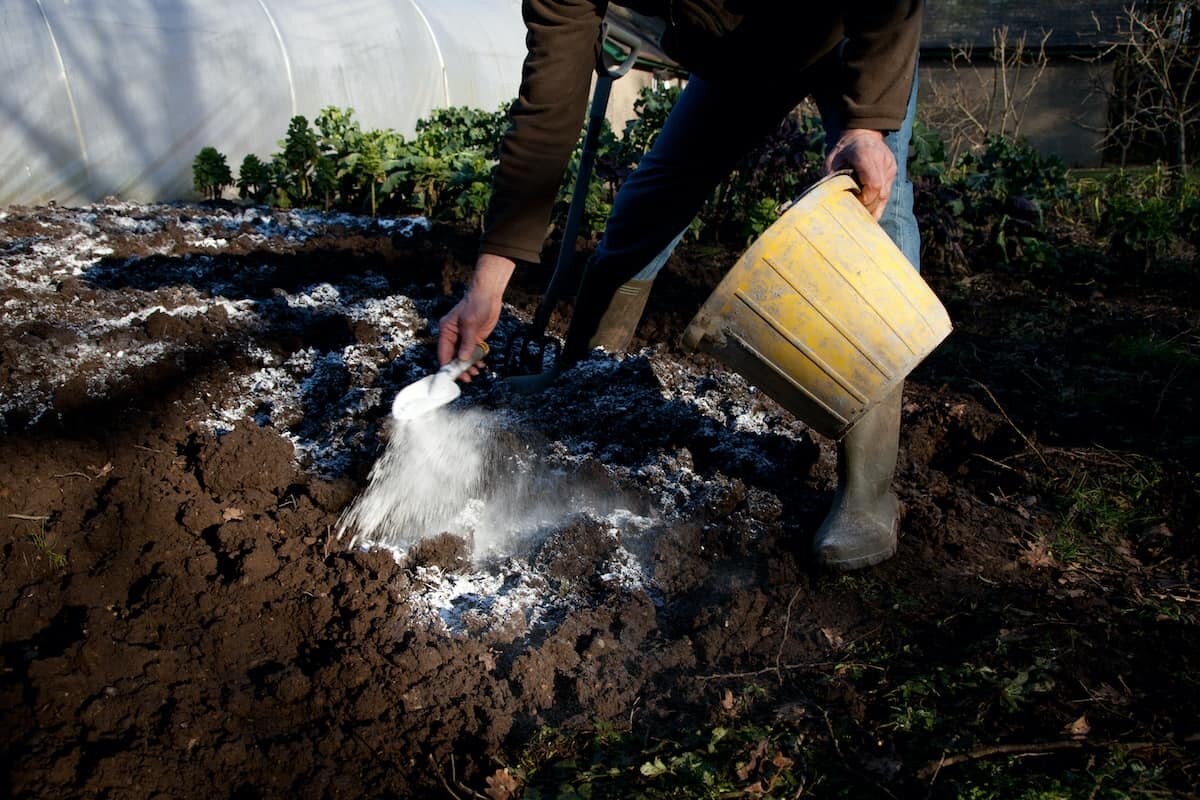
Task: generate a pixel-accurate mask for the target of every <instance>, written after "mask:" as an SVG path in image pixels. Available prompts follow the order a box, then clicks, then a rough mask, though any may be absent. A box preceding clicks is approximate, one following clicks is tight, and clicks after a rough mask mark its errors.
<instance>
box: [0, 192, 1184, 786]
mask: <svg viewBox="0 0 1200 800" xmlns="http://www.w3.org/2000/svg"><path fill="white" fill-rule="evenodd" d="M474 246H475V241H474V236H473V235H471V234H469V233H465V232H461V231H456V230H453V229H446V228H442V227H437V228H435V229H433V230H430V226H429V225H428V223H425V222H424V221H423V220H420V219H400V220H389V221H386V222H384V221H380V222H375V221H372V220H370V219H369V218H364V217H355V216H349V215H334V214H320V213H316V212H280V211H275V212H272V211H269V210H266V209H264V208H258V207H252V208H248V209H243V208H240V207H207V206H205V207H200V206H138V205H131V204H120V203H113V204H101V205H97V206H94V207H90V208H86V209H61V208H39V209H24V208H10V209H7V210H5V211H3V212H0V306H2V307H3V308H4V314H3V317H2V318H0V333H2V334H3V335H2V338H0V341H2V342H3V344H2V345H0V414H2V424H3V437H4V444H5V446H4V448H3V449H2V450H0V547H2V550H0V553H2V561H0V571H2V580H0V626H2V628H0V630H2V635H0V658H2V665H3V666H2V672H0V708H2V709H3V714H4V719H5V722H6V725H5V726H4V732H3V733H2V734H0V748H2V750H0V752H2V754H3V755H2V757H0V764H2V766H0V787H3V791H4V793H5V794H6V795H11V796H14V797H20V798H26V797H28V798H32V797H46V796H59V797H113V798H117V797H119V798H141V797H145V798H152V797H173V798H174V797H212V796H226V797H246V798H248V797H283V796H287V797H314V798H319V797H360V796H374V797H408V796H439V795H445V796H459V797H467V796H471V793H472V792H479V793H484V792H487V793H488V794H487V795H486V796H489V797H492V798H506V797H512V796H519V795H520V792H521V791H522V787H527V788H528V791H526V796H529V797H533V796H555V795H556V794H562V793H563V792H565V791H566V790H565V789H564V788H563V787H564V786H565V787H567V788H569V789H571V790H578V789H580V788H581V787H584V786H586V787H588V788H589V789H590V790H592V791H593V792H594V793H595V795H596V796H604V794H605V792H609V793H610V795H609V796H629V792H630V791H632V790H631V789H630V788H629V787H632V786H634V785H637V786H639V787H640V789H641V790H642V791H648V792H654V791H661V792H664V793H665V792H667V791H668V790H670V791H684V789H686V787H687V786H689V785H691V784H690V782H693V781H695V782H696V786H697V787H699V788H697V789H696V793H695V795H694V796H706V795H704V794H703V792H704V791H707V790H706V789H704V783H703V782H704V779H703V778H702V777H701V776H702V775H703V774H704V772H705V771H707V772H709V773H710V774H711V776H712V782H711V784H710V787H717V788H719V789H720V791H731V792H737V791H745V792H749V793H750V794H753V793H754V792H755V791H759V790H761V791H759V794H760V795H761V794H762V792H763V791H766V792H767V793H768V794H771V793H774V794H773V795H772V796H785V794H784V790H785V789H786V796H798V791H797V790H798V789H799V790H803V789H804V787H810V788H813V791H814V794H816V795H817V796H839V795H840V796H875V795H878V794H880V793H881V792H882V791H884V790H886V792H888V793H891V794H893V795H894V796H917V795H919V796H926V794H927V793H928V795H929V796H934V797H955V796H960V795H961V794H962V793H964V792H966V791H969V790H972V788H974V789H980V791H987V792H992V793H991V794H979V795H977V796H981V797H991V796H996V797H1017V796H1021V793H1022V792H1034V791H1042V790H1045V791H1048V792H1049V791H1052V790H1053V791H1057V789H1056V788H1055V787H1066V788H1064V789H1063V790H1062V791H1064V792H1075V791H1078V792H1079V794H1078V795H1077V796H1080V797H1088V796H1089V792H1090V791H1092V790H1093V788H1095V787H1101V788H1102V789H1103V788H1104V787H1110V786H1111V787H1118V788H1120V789H1121V791H1129V790H1132V789H1133V788H1138V787H1142V788H1146V789H1148V790H1156V791H1164V792H1169V791H1176V792H1179V793H1181V794H1184V793H1185V792H1186V791H1188V790H1189V787H1194V786H1195V783H1196V780H1197V777H1198V776H1197V752H1196V748H1197V746H1198V745H1197V735H1198V734H1200V727H1198V726H1197V724H1196V720H1197V719H1198V718H1200V685H1198V683H1200V677H1198V676H1200V671H1198V667H1200V637H1198V636H1197V629H1196V624H1197V615H1196V611H1197V606H1196V603H1197V602H1198V601H1200V590H1197V588H1196V582H1195V568H1196V555H1197V547H1196V539H1195V524H1196V521H1197V505H1196V488H1195V479H1196V476H1195V474H1194V473H1195V461H1193V460H1191V459H1192V458H1193V457H1194V456H1195V454H1196V452H1197V442H1198V441H1200V439H1198V438H1197V422H1196V414H1195V411H1196V408H1195V396H1194V387H1195V385H1196V383H1197V381H1196V379H1197V366H1196V365H1197V355H1196V338H1195V333H1194V332H1195V329H1196V328H1195V326H1196V324H1197V322H1198V318H1197V309H1196V305H1195V302H1196V296H1197V295H1196V293H1195V292H1194V289H1193V290H1191V291H1176V292H1167V291H1160V292H1157V293H1156V292H1155V291H1149V292H1147V291H1138V292H1136V293H1135V292H1127V291H1123V290H1122V289H1121V287H1120V286H1111V287H1110V286H1098V285H1094V283H1088V282H1086V281H1080V280H1074V279H1070V278H1063V277H1062V276H1061V275H1056V276H1054V277H1053V278H1050V279H1048V280H1047V282H1044V283H1041V284H1039V283H1038V282H1037V281H1031V280H1029V279H1028V276H1013V275H1011V274H1008V273H1005V272H1003V271H996V272H991V271H980V272H979V273H977V274H975V275H972V276H969V278H964V277H963V276H957V277H952V276H950V275H942V276H938V275H935V276H933V278H932V280H933V282H934V283H935V285H936V286H937V288H938V289H939V291H940V292H941V293H942V295H943V296H944V297H945V298H946V300H947V304H948V306H949V307H950V310H951V315H952V317H953V318H954V319H955V320H956V322H957V323H958V326H959V330H958V332H957V333H956V334H955V336H954V337H952V339H951V340H950V341H949V342H948V343H947V345H946V346H945V347H944V348H943V349H942V350H941V351H939V353H938V354H937V355H935V357H934V358H933V359H931V361H930V362H929V363H928V364H927V365H925V366H923V367H922V368H921V370H919V371H918V373H917V374H916V375H915V376H914V379H913V380H912V381H910V383H909V384H908V386H907V388H906V394H905V401H904V421H905V424H904V437H903V441H902V452H901V463H900V469H899V474H898V478H897V489H898V492H899V494H900V497H901V500H902V522H901V537H902V538H901V543H900V550H899V554H898V555H897V557H896V558H895V559H893V560H891V561H889V562H887V563H885V564H883V565H881V566H880V567H878V568H875V569H872V570H869V571H865V572H861V573H853V574H849V575H822V574H819V573H817V572H815V571H814V570H813V568H812V565H811V564H810V562H809V560H808V558H807V555H806V547H807V542H808V539H809V537H810V536H811V534H812V531H813V530H814V529H815V527H816V525H817V524H818V523H819V521H820V519H821V517H822V515H823V513H824V511H825V509H826V507H827V506H828V503H829V501H830V498H831V495H832V490H833V483H834V461H833V447H832V444H831V443H830V442H828V441H826V440H823V439H821V438H820V437H817V436H815V435H812V434H810V433H809V431H808V430H807V429H806V428H805V427H804V426H803V425H802V424H801V423H799V422H798V421H796V420H794V419H793V418H792V417H791V416H790V415H788V414H787V413H786V412H784V411H783V410H781V409H780V408H779V407H778V406H776V405H775V404H774V403H773V402H771V401H770V400H769V399H768V398H766V397H764V396H763V395H762V394H761V393H759V392H757V391H755V390H754V389H753V388H752V387H749V386H747V385H746V384H745V382H744V381H742V380H741V379H740V378H739V377H737V376H736V375H731V374H729V373H727V372H724V371H723V370H721V369H720V368H718V367H717V366H716V365H715V364H714V363H713V362H711V361H710V360H706V359H704V358H701V357H695V356H685V355H683V354H682V353H681V352H680V351H679V349H678V346H677V344H676V340H677V339H678V335H679V333H680V332H681V330H682V327H683V325H684V324H686V322H687V320H688V318H689V317H690V314H691V312H692V311H693V310H694V309H695V307H696V306H697V305H698V304H699V302H700V301H701V300H702V299H703V298H704V297H705V296H706V295H707V293H708V291H709V290H710V289H711V287H712V286H713V285H714V283H715V280H716V279H717V278H718V277H719V276H720V274H721V272H722V271H723V270H724V269H725V268H727V267H728V266H729V264H730V263H731V262H732V260H733V258H734V257H735V255H736V254H735V253H733V252H732V251H727V250H723V249H701V248H691V249H685V250H683V251H682V252H681V253H680V254H679V255H677V256H676V257H675V258H674V259H673V260H672V262H671V263H670V264H669V265H668V271H667V272H666V273H665V274H664V275H663V276H662V277H661V278H660V281H659V286H658V287H656V292H655V295H654V297H653V298H652V300H651V307H650V309H649V312H648V316H647V319H646V320H645V321H644V322H643V326H642V328H641V329H640V331H639V338H638V340H637V343H636V344H637V345H638V346H639V347H641V346H643V345H645V346H646V347H645V349H642V350H640V351H639V352H637V353H636V354H634V355H631V356H628V357H625V358H623V359H612V358H608V357H604V356H602V355H600V354H597V355H596V356H595V357H593V358H592V359H590V360H588V361H586V362H584V363H583V364H581V365H580V366H579V367H577V368H576V369H575V370H573V371H572V372H571V373H568V374H567V375H566V376H564V379H563V381H562V382H561V383H560V385H559V386H558V387H556V388H555V389H553V390H551V391H550V392H548V393H547V394H545V395H543V396H540V397H533V398H521V397H513V396H510V395H508V394H507V393H506V392H505V391H504V389H503V387H502V385H501V384H500V383H499V382H498V381H495V380H491V379H485V380H483V381H477V382H476V383H475V384H474V385H472V386H470V387H468V389H467V390H466V392H465V393H464V398H463V399H462V400H460V401H458V402H457V403H456V404H455V406H453V407H452V408H451V409H450V410H449V411H447V412H446V414H447V415H448V416H447V418H446V419H444V420H442V421H441V422H439V423H438V424H440V425H444V426H445V430H446V431H447V435H451V434H453V432H454V431H455V430H465V429H463V428H462V427H461V426H464V425H466V426H468V427H469V429H470V435H471V436H473V437H476V438H475V439H474V440H473V441H476V442H478V443H481V446H482V447H484V448H486V452H487V453H488V455H489V457H490V458H492V459H493V462H492V466H491V467H490V468H489V469H490V470H491V471H490V472H488V473H487V474H488V475H489V476H490V478H489V480H488V481H487V486H486V487H484V489H483V490H481V493H480V494H479V496H478V497H472V498H464V506H466V505H469V503H467V502H466V501H469V500H475V501H477V503H476V506H475V508H476V510H477V511H479V512H480V513H478V514H475V515H474V516H472V515H470V514H467V515H460V516H458V517H455V520H456V521H454V522H453V523H451V524H449V525H448V527H446V529H445V530H444V531H440V533H443V534H444V535H440V536H436V537H433V538H428V539H425V540H424V541H422V542H420V543H417V542H415V541H394V542H390V543H391V544H396V545H398V547H397V549H395V550H387V549H381V548H378V547H376V548H363V547H361V546H357V545H352V544H351V538H350V537H349V536H343V537H341V538H339V537H338V531H339V519H340V515H341V513H342V511H343V510H344V509H345V507H346V506H347V504H348V503H349V502H350V501H351V500H352V499H353V498H354V497H355V496H356V494H358V493H359V492H361V491H362V490H363V488H364V487H365V486H366V482H367V476H368V473H369V471H370V469H371V466H372V464H373V463H374V462H375V459H376V457H377V456H378V455H379V454H380V452H381V450H382V448H383V447H384V446H385V444H386V442H387V440H388V437H389V436H391V437H398V436H400V437H402V436H403V435H404V432H403V431H396V430H389V428H388V426H387V425H386V424H385V417H386V412H387V408H388V406H389V404H390V399H391V397H392V395H393V394H394V393H395V391H396V390H397V389H398V388H399V387H401V386H403V385H405V384H406V383H408V382H410V381H412V380H415V379H416V378H418V377H420V376H422V375H424V374H426V373H427V372H428V371H430V370H431V369H432V367H433V366H434V354H433V343H434V339H433V336H432V334H431V329H430V324H431V322H433V321H435V320H436V319H438V318H439V317H440V316H441V315H442V314H443V313H444V312H445V311H446V310H447V309H448V308H449V304H450V303H451V302H452V301H451V299H450V298H449V297H448V295H450V294H452V293H454V292H457V291H458V290H459V288H460V282H461V281H462V280H464V279H465V277H466V276H467V275H468V274H469V269H470V264H471V261H472V258H473V255H474ZM543 278H544V269H542V270H538V269H531V270H529V271H528V272H527V273H525V274H522V275H520V276H519V277H518V279H517V283H516V285H515V286H514V288H513V290H512V291H511V292H510V295H509V298H508V299H509V300H510V301H511V303H512V305H510V306H508V307H506V312H505V316H504V318H503V319H502V322H501V326H500V328H499V329H498V331H497V334H496V336H495V337H494V338H493V342H494V344H496V345H497V349H498V350H502V349H503V346H504V344H505V341H506V339H507V337H510V336H511V335H512V333H513V332H514V331H515V330H516V329H517V326H518V325H519V323H520V322H521V320H522V319H527V318H528V315H529V314H530V313H531V311H532V308H533V304H534V303H535V301H536V296H537V293H538V291H539V290H540V284H539V280H541V279H543ZM554 324H555V325H559V326H560V327H559V330H560V331H561V319H560V318H559V317H558V316H556V317H555V319H554ZM1189 337H1190V338H1189ZM1164 342H1165V343H1166V344H1165V345H1163V343H1164ZM1155 344H1158V345H1163V346H1160V347H1158V348H1157V349H1156V348H1155V346H1154V345H1155ZM1171 347H1174V348H1175V349H1174V350H1172V349H1171ZM455 426H459V428H456V427H455ZM464 435H465V434H464ZM1189 463H1190V465H1191V466H1190V467H1189V466H1188V464H1189ZM499 500H503V501H505V502H506V503H508V504H509V505H510V506H512V505H514V504H515V506H516V507H517V511H513V512H512V513H507V514H504V515H499V516H497V515H495V514H492V515H490V516H489V514H488V503H489V502H491V503H492V504H493V510H494V506H495V503H496V502H498V501H499ZM531 508H534V509H535V510H536V511H537V513H536V514H531V513H517V512H528V511H529V510H530V509H531ZM510 511H511V509H510ZM485 529H486V530H485ZM485 533H486V534H487V535H484V534H485ZM401 538H402V539H403V538H404V537H401ZM471 540H474V543H475V545H476V547H475V554H474V555H475V557H474V559H472V557H471V548H470V542H471ZM485 543H487V544H490V545H492V546H491V547H490V549H489V547H487V546H485ZM720 731H723V732H724V733H719V732H720ZM1010 746H1011V747H1010ZM997 748H998V749H997ZM1006 748H1008V749H1006ZM1023 753H1039V754H1043V755H1044V757H1043V758H1039V759H1027V758H1023V757H1021V756H1022V754H1023ZM963 755H965V756H968V757H967V758H964V759H963V760H961V761H959V760H957V757H958V756H963ZM756 786H757V789H756ZM681 787H683V788H681ZM713 791H717V789H713ZM822 793H823V794H822ZM652 796H654V795H652ZM663 796H665V794H664V795H663ZM683 796H692V795H683ZM1029 796H1034V795H1029ZM1047 796H1076V795H1074V794H1060V795H1047ZM1090 796H1105V795H1103V794H1098V795H1097V794H1095V793H1093V794H1092V795H1090ZM1114 796H1116V795H1114Z"/></svg>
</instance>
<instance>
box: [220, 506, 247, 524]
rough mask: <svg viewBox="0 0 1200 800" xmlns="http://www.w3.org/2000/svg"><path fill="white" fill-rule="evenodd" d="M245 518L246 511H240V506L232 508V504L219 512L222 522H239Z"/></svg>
mask: <svg viewBox="0 0 1200 800" xmlns="http://www.w3.org/2000/svg"><path fill="white" fill-rule="evenodd" d="M245 518H246V512H245V511H242V510H241V509H240V508H234V507H233V506H230V507H229V508H227V509H225V510H224V511H222V512H221V519H222V520H223V521H224V522H241V521H242V520H244V519H245Z"/></svg>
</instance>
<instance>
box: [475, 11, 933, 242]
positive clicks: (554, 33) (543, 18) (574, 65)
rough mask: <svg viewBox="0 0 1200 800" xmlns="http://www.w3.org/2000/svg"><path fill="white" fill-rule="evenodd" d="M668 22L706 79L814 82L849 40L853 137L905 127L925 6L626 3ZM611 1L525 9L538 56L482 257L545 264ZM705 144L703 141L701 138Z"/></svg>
mask: <svg viewBox="0 0 1200 800" xmlns="http://www.w3.org/2000/svg"><path fill="white" fill-rule="evenodd" d="M619 4H620V5H627V6H630V7H633V8H636V9H637V10H639V11H642V12H644V13H649V14H656V15H658V16H662V17H664V18H665V19H667V20H668V23H669V24H668V28H667V33H666V35H665V36H664V37H663V47H664V49H666V51H667V52H668V53H669V54H670V55H671V56H672V57H674V58H676V59H677V60H678V61H679V62H680V63H681V64H682V65H683V66H685V67H686V68H688V69H689V70H691V71H692V72H694V73H696V74H697V75H701V76H703V77H704V78H705V79H707V80H712V81H723V80H730V81H736V80H771V81H804V80H805V79H806V76H805V70H806V69H808V68H809V67H811V66H813V65H814V64H815V63H816V62H817V61H819V60H820V59H821V57H822V56H824V55H826V54H827V53H829V51H830V50H832V49H833V48H834V47H836V46H837V45H838V44H839V43H840V42H841V41H842V40H845V42H846V44H845V48H844V49H843V51H842V57H841V68H840V70H839V72H838V75H837V78H836V80H837V81H838V83H839V84H840V85H839V86H838V87H837V89H838V91H837V92H835V94H837V95H840V97H841V102H842V104H843V108H844V111H845V119H846V127H848V128H868V129H872V130H880V131H890V130H896V129H897V128H899V127H900V124H901V122H902V121H903V120H904V112H905V108H906V106H907V103H908V94H909V90H910V88H911V86H912V76H913V68H914V66H915V60H916V56H917V44H918V39H919V37H920V32H921V11H922V7H923V5H924V3H923V1H922V0H842V2H833V3H830V2H824V3H804V2H797V0H790V1H789V0H624V1H623V2H619ZM607 7H608V2H607V0H524V2H523V4H522V12H523V15H524V18H525V26H526V28H527V30H528V33H527V35H526V38H525V42H526V46H527V47H528V51H529V52H528V55H527V56H526V58H525V65H524V68H523V70H522V75H521V89H520V94H519V95H518V97H517V101H516V103H514V104H513V107H512V110H511V112H510V127H509V129H508V132H507V133H506V134H505V136H504V141H503V143H502V144H501V148H500V164H499V166H498V167H497V168H496V173H495V177H494V179H493V187H492V199H491V203H490V205H489V207H488V214H487V219H486V223H485V226H484V234H483V241H482V244H481V247H480V251H481V252H483V253H494V254H496V255H501V256H506V257H508V258H512V259H514V260H518V261H537V260H538V259H539V254H540V251H541V248H542V243H543V241H544V240H545V237H546V227H547V224H548V222H549V219H550V211H551V208H552V206H553V204H554V200H555V198H556V197H557V195H558V188H559V185H560V184H561V182H562V177H563V172H564V170H565V169H566V165H567V160H568V159H569V158H570V155H571V151H572V149H573V148H574V146H575V142H576V141H577V139H578V137H579V131H580V128H581V127H582V124H583V119H584V116H585V112H586V107H587V101H588V93H589V90H590V87H591V78H592V72H593V70H594V68H595V64H596V57H597V50H598V47H599V35H600V24H601V22H602V21H603V19H604V14H605V12H606V10H607ZM697 135H703V132H702V131H701V132H697Z"/></svg>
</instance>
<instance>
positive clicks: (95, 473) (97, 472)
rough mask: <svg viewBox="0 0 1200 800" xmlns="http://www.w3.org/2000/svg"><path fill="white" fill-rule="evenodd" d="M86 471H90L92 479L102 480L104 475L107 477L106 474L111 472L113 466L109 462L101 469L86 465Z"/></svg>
mask: <svg viewBox="0 0 1200 800" xmlns="http://www.w3.org/2000/svg"><path fill="white" fill-rule="evenodd" d="M88 469H90V470H91V471H92V478H93V479H94V478H103V477H104V476H105V475H107V474H108V473H110V472H112V471H113V465H112V462H111V461H109V462H107V463H105V465H104V466H103V467H101V468H100V469H96V468H95V467H94V466H92V465H91V464H88Z"/></svg>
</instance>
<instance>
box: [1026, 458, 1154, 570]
mask: <svg viewBox="0 0 1200 800" xmlns="http://www.w3.org/2000/svg"><path fill="white" fill-rule="evenodd" d="M1161 478H1162V476H1161V474H1160V472H1159V469H1158V467H1157V465H1154V464H1150V463H1146V464H1144V465H1142V466H1141V467H1140V468H1139V467H1135V466H1134V465H1130V468H1129V469H1128V470H1126V471H1121V472H1105V473H1090V472H1084V473H1077V474H1076V475H1074V476H1072V477H1071V478H1069V479H1068V480H1067V482H1066V484H1065V490H1064V491H1063V492H1062V494H1061V496H1060V499H1059V507H1060V512H1059V520H1058V524H1057V525H1056V526H1055V528H1054V530H1053V531H1052V533H1051V535H1050V537H1049V539H1048V545H1049V548H1050V552H1051V554H1052V555H1053V556H1054V558H1055V559H1056V560H1057V561H1058V562H1059V563H1060V564H1064V565H1071V564H1078V563H1081V562H1085V561H1091V562H1096V563H1101V564H1110V563H1113V562H1118V561H1120V560H1121V559H1122V558H1123V557H1124V556H1127V555H1128V554H1129V539H1130V537H1131V536H1134V535H1136V534H1137V533H1138V532H1140V531H1141V530H1144V529H1145V528H1146V527H1147V526H1149V525H1152V524H1154V523H1155V522H1159V521H1161V520H1162V514H1161V512H1160V511H1158V510H1157V509H1158V508H1160V507H1161V505H1160V504H1158V502H1157V500H1158V498H1157V497H1156V496H1155V492H1156V489H1157V487H1158V485H1159V483H1160V481H1161Z"/></svg>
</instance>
